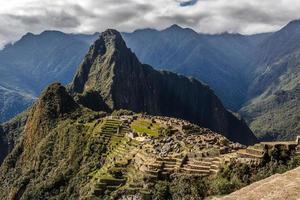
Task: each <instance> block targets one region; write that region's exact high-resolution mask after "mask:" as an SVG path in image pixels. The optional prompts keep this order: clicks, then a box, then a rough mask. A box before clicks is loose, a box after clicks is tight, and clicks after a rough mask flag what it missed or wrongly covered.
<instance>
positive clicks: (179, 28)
mask: <svg viewBox="0 0 300 200" xmlns="http://www.w3.org/2000/svg"><path fill="white" fill-rule="evenodd" d="M172 30H183V28H182V27H181V26H179V25H177V24H173V25H171V26H170V27H168V28H166V29H165V31H172Z"/></svg>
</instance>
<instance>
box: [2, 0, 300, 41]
mask: <svg viewBox="0 0 300 200" xmlns="http://www.w3.org/2000/svg"><path fill="white" fill-rule="evenodd" d="M1 1H3V2H1ZM0 2H1V7H0V27H1V28H0V45H1V44H4V43H7V42H8V41H14V40H16V39H17V38H19V37H20V36H21V35H23V34H24V33H26V32H33V33H39V32H41V31H43V30H47V29H57V30H61V31H65V32H89V33H92V32H96V31H103V30H105V29H107V28H115V29H118V30H120V31H133V30H135V29H139V28H146V27H149V28H157V29H162V28H165V27H167V26H169V25H171V24H179V25H181V26H184V27H190V28H193V29H195V30H196V31H199V32H205V33H220V32H225V31H227V32H240V33H244V34H251V33H258V32H267V31H274V30H276V29H278V28H280V27H282V26H283V25H284V24H286V23H288V22H289V21H291V20H293V19H298V18H300V12H299V10H300V1H298V0H276V1H275V0H263V1H262V0H248V1H246V0H230V1H229V0H198V1H197V0H151V1H149V0H99V1H95V0H84V1H83V0H9V1H7V0H0Z"/></svg>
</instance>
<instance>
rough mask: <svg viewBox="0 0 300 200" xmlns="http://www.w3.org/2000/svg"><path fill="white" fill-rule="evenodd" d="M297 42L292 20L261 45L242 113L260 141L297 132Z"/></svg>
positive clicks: (297, 27)
mask: <svg viewBox="0 0 300 200" xmlns="http://www.w3.org/2000/svg"><path fill="white" fill-rule="evenodd" d="M299 40H300V23H299V21H293V22H291V23H289V24H288V25H287V26H286V27H284V28H283V29H282V30H280V31H278V32H276V33H274V34H272V35H271V36H270V37H269V38H268V39H267V40H266V41H265V42H263V43H262V44H261V46H260V48H261V52H262V53H261V57H260V59H259V61H258V64H257V65H258V67H257V68H256V69H257V70H256V72H255V76H256V78H255V79H254V81H253V82H252V84H251V86H250V88H249V91H248V96H249V97H251V98H250V101H249V102H248V103H247V104H246V105H245V106H244V107H243V108H242V109H241V114H242V115H243V116H244V117H246V119H247V120H248V123H249V124H250V127H251V128H252V130H253V131H254V132H256V133H257V135H258V136H259V137H261V139H263V140H276V139H277V140H278V139H291V138H294V137H295V136H296V135H297V134H298V133H299V131H300V123H299V119H300V115H299V113H300V112H299V109H300V107H299V106H300V101H299V99H300V93H299V88H300V63H299V61H300V44H299V42H298V41H299ZM275 41H276V42H275Z"/></svg>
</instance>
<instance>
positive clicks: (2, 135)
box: [0, 112, 27, 165]
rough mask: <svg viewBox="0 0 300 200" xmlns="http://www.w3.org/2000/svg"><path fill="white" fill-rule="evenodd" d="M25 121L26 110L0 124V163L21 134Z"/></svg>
mask: <svg viewBox="0 0 300 200" xmlns="http://www.w3.org/2000/svg"><path fill="white" fill-rule="evenodd" d="M26 121H27V112H23V113H21V114H19V115H18V116H16V117H15V118H13V119H11V120H10V121H8V122H6V123H4V124H2V125H0V149H1V151H0V165H1V163H2V161H3V160H4V158H5V156H6V155H7V154H8V153H9V152H10V151H11V150H12V149H13V147H14V146H15V144H16V143H17V142H18V140H19V138H21V136H22V135H23V131H24V128H25V124H26Z"/></svg>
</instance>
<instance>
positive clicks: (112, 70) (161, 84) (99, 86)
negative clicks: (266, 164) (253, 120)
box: [69, 30, 256, 144]
mask: <svg viewBox="0 0 300 200" xmlns="http://www.w3.org/2000/svg"><path fill="white" fill-rule="evenodd" d="M69 90H70V92H71V93H73V95H75V96H77V99H78V102H80V103H81V104H83V105H85V106H87V107H89V108H91V109H93V110H106V111H112V110H118V109H128V110H132V111H134V112H146V113H149V114H152V115H162V116H171V117H177V118H181V119H185V120H188V121H191V122H193V123H196V124H199V125H201V126H204V127H207V128H210V129H211V130H213V131H216V132H219V133H222V134H223V135H224V136H226V137H227V138H229V139H230V140H232V141H238V142H240V143H243V144H251V143H254V142H255V141H256V138H255V136H254V135H253V134H252V132H251V130H250V129H249V128H248V127H247V125H246V124H245V122H244V121H243V120H240V119H237V118H236V117H235V116H234V115H233V114H232V113H230V112H229V111H227V110H226V109H225V108H224V107H223V105H222V103H221V102H220V100H219V99H218V98H217V96H216V95H214V93H213V91H212V90H210V89H209V87H208V86H206V85H203V84H202V83H200V82H199V81H197V80H195V79H192V78H186V77H184V76H180V75H177V74H175V73H171V72H166V71H156V70H154V69H153V68H152V67H151V66H149V65H144V64H141V63H140V62H139V60H138V59H137V57H136V56H135V54H134V53H132V52H131V50H130V49H128V48H127V46H126V44H125V42H124V40H123V39H122V36H121V35H120V34H119V33H118V32H117V31H115V30H108V31H106V32H104V33H102V35H101V36H100V38H99V39H98V40H96V42H95V43H94V44H93V45H92V46H91V48H90V50H89V52H88V54H87V55H86V57H85V59H84V61H83V62H82V64H81V65H80V67H79V69H78V72H77V74H76V75H75V77H74V80H73V82H72V84H71V85H70V86H69ZM95 99H97V101H96V100H95Z"/></svg>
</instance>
